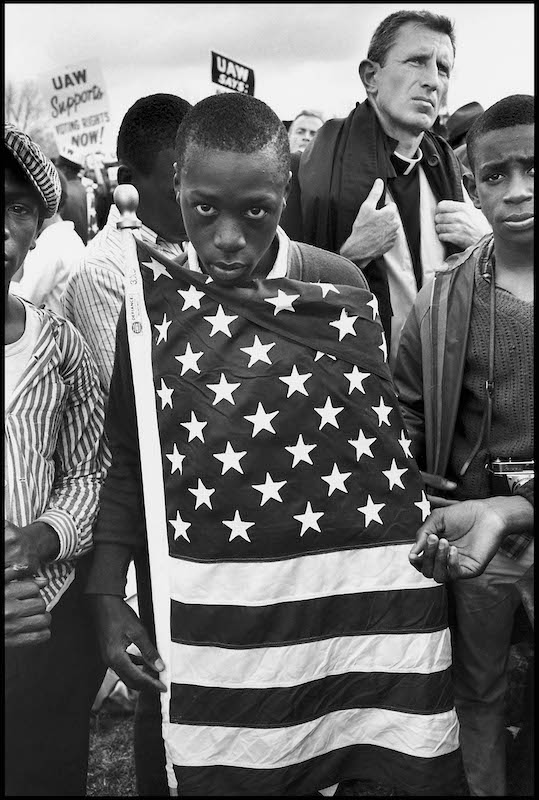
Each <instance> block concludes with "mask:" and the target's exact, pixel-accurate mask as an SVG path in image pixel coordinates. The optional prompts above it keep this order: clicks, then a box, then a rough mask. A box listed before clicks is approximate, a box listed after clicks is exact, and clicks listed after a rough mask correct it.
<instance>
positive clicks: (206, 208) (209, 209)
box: [195, 203, 215, 217]
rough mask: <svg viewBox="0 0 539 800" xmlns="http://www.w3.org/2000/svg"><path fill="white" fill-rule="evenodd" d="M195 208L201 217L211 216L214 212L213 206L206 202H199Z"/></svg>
mask: <svg viewBox="0 0 539 800" xmlns="http://www.w3.org/2000/svg"><path fill="white" fill-rule="evenodd" d="M195 208H196V210H197V211H198V213H199V214H200V215H201V216H202V217H211V216H213V215H214V214H215V208H214V207H213V206H210V205H208V203H199V205H198V206H195Z"/></svg>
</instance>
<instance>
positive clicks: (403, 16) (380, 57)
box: [367, 10, 455, 66]
mask: <svg viewBox="0 0 539 800" xmlns="http://www.w3.org/2000/svg"><path fill="white" fill-rule="evenodd" d="M407 22H415V23H416V24H418V25H424V26H425V27H426V28H429V29H430V30H431V31H436V33H445V34H446V35H447V36H449V38H450V39H451V44H452V45H453V55H454V54H455V28H454V25H453V22H452V21H451V20H450V19H449V17H444V16H443V15H442V14H433V13H432V12H431V11H411V10H409V11H395V13H394V14H390V15H389V16H388V17H386V18H385V19H383V20H382V22H381V23H380V24H379V25H378V27H377V28H376V30H375V31H374V33H373V35H372V39H371V41H370V44H369V50H368V52H367V58H368V59H370V60H371V61H376V63H377V64H380V66H384V63H385V60H386V57H387V54H388V52H389V50H390V49H391V48H392V47H393V45H394V44H395V40H396V38H397V34H398V32H399V30H400V29H401V28H402V26H403V25H406V23H407Z"/></svg>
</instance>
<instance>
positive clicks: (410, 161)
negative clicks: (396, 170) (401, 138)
mask: <svg viewBox="0 0 539 800" xmlns="http://www.w3.org/2000/svg"><path fill="white" fill-rule="evenodd" d="M417 152H418V155H417V156H415V157H414V158H408V156H402V155H401V154H400V153H397V151H396V150H394V151H393V155H394V156H396V157H397V158H400V160H401V161H404V162H405V163H406V164H408V166H407V167H406V169H405V170H404V172H403V173H402V174H403V175H409V174H410V172H411V171H412V170H413V168H414V167H415V165H416V164H419V162H420V161H421V159H422V158H423V151H422V150H421V148H420V147H418V149H417Z"/></svg>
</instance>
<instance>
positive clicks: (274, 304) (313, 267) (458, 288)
mask: <svg viewBox="0 0 539 800" xmlns="http://www.w3.org/2000/svg"><path fill="white" fill-rule="evenodd" d="M454 60H455V33H454V29H453V25H452V23H451V21H450V20H449V19H448V18H446V17H444V16H441V15H438V14H433V13H431V12H427V11H421V12H419V11H414V10H404V11H398V12H396V13H393V14H391V15H390V16H388V17H387V18H386V19H384V20H383V21H382V22H381V23H380V24H379V26H378V27H377V29H376V30H375V31H374V33H373V36H372V39H371V41H370V45H369V48H368V52H367V54H366V56H365V58H364V59H363V60H362V61H361V63H360V65H359V75H360V78H361V82H362V84H363V87H364V90H365V93H366V99H365V100H364V101H363V102H362V103H357V104H356V105H355V107H354V108H353V110H352V111H351V112H350V114H349V115H348V117H346V118H344V119H328V120H325V119H324V116H323V115H322V114H321V113H320V112H318V111H314V110H312V109H311V110H308V109H303V110H301V111H300V112H299V113H298V115H297V116H296V118H295V119H294V120H292V121H291V122H290V124H289V125H288V128H287V126H285V124H283V121H282V120H281V119H279V117H278V116H277V114H276V113H275V111H274V110H272V109H271V108H270V107H269V106H268V105H267V104H266V103H264V102H263V101H262V100H259V99H257V98H254V97H251V96H249V95H244V94H241V93H235V92H233V93H223V94H216V95H214V96H210V97H207V98H204V99H202V100H200V101H199V102H197V103H196V104H195V105H191V104H190V103H188V102H187V101H186V100H185V99H183V98H181V97H178V96H176V95H172V94H164V93H161V94H153V95H150V96H148V97H142V98H140V99H139V100H137V101H136V102H135V103H134V104H133V106H131V108H130V109H129V110H128V111H127V113H126V114H125V116H124V118H123V120H122V123H121V126H120V129H119V134H118V140H117V158H118V173H117V183H118V189H117V191H116V193H115V195H114V201H113V200H112V197H111V188H112V187H111V186H110V185H106V184H105V182H103V181H102V180H100V181H99V184H100V187H101V188H100V192H98V195H99V194H100V196H101V200H102V205H101V207H100V213H99V214H96V208H95V205H94V206H92V202H93V201H91V202H90V203H89V201H88V198H89V190H90V189H91V192H94V190H95V188H96V185H97V184H96V183H95V181H94V180H92V179H89V178H88V177H84V176H82V171H83V168H84V163H85V162H84V161H83V159H82V157H81V156H80V154H79V153H77V152H76V151H70V152H67V151H66V152H64V153H62V155H61V156H60V157H59V158H58V159H57V164H56V165H55V164H53V163H52V161H51V160H50V159H49V158H47V156H46V155H45V154H44V153H43V152H42V150H41V149H40V148H39V147H38V145H37V144H36V143H35V142H33V141H32V139H31V138H30V137H29V136H28V135H27V134H26V133H25V132H24V131H21V130H19V129H17V128H16V127H14V126H13V125H10V124H7V123H6V124H5V136H4V155H5V164H6V166H5V310H6V313H5V445H6V447H5V482H4V485H5V490H4V491H5V521H4V542H5V544H4V548H5V715H6V717H5V720H6V722H5V793H6V795H8V796H19V795H24V796H32V795H34V796H49V795H51V796H68V795H70V796H84V795H85V793H86V775H87V763H88V741H89V718H90V709H91V707H92V703H93V701H94V699H95V696H96V693H97V691H98V689H99V687H100V685H101V683H102V681H103V677H104V675H105V671H106V669H107V668H112V669H113V670H114V671H115V672H116V674H117V675H118V676H119V677H120V678H121V680H122V681H123V682H124V683H125V685H126V686H128V687H130V688H132V689H136V690H137V705H136V711H135V725H134V731H135V735H134V755H135V767H136V781H137V791H138V793H139V794H140V795H143V796H154V797H155V796H168V795H170V794H172V795H174V794H188V795H218V796H219V795H237V796H241V795H251V796H259V795H277V796H279V795H280V796H283V795H313V794H322V795H326V796H332V795H334V794H336V795H339V794H350V793H353V787H354V785H356V783H357V784H358V785H361V786H363V787H368V786H369V785H373V784H382V785H384V786H387V787H390V788H392V789H393V790H395V791H398V792H399V793H401V794H407V795H421V796H447V795H483V796H485V795H490V796H505V795H506V794H507V780H506V772H507V770H506V727H505V726H506V721H505V697H506V691H507V674H508V670H507V668H508V658H509V650H510V646H511V641H512V632H513V625H514V621H515V617H516V615H517V613H518V612H519V610H522V609H524V610H525V613H526V615H527V619H528V621H529V626H530V629H531V630H533V622H534V599H533V598H534V593H533V565H534V538H533V503H534V448H533V418H534V415H533V287H534V280H533V272H534V251H533V243H534V98H533V97H532V96H529V95H524V94H522V95H511V96H509V97H504V98H500V99H499V100H498V101H497V102H495V103H494V104H493V105H492V106H490V107H489V108H487V109H486V110H485V109H483V108H482V107H481V106H480V104H479V103H475V102H474V103H470V104H467V105H466V106H464V107H463V108H462V109H458V110H457V111H456V112H455V113H454V114H453V115H452V116H450V117H449V120H448V121H447V123H446V125H445V126H444V127H443V135H441V134H440V133H435V132H434V130H436V129H438V130H439V129H440V128H439V123H440V121H439V115H440V109H441V106H442V103H443V102H444V101H445V98H446V97H447V92H448V87H449V84H450V81H451V74H452V71H453V66H454ZM81 177H83V180H82V181H81ZM94 178H95V173H94ZM84 181H86V184H85V183H84ZM90 184H91V187H90V186H89V185H90ZM92 196H93V197H94V198H95V197H96V195H95V193H94V194H93V195H92ZM134 212H135V213H134ZM285 392H286V394H285ZM132 563H134V565H135V569H136V576H137V591H138V612H139V613H138V614H136V613H135V611H134V610H133V608H132V607H131V605H129V604H128V603H127V602H126V601H125V587H126V580H127V574H128V569H129V567H130V565H131V564H132ZM531 681H532V671H531V670H530V685H529V689H530V691H532V689H533V684H532V683H531ZM522 734H523V735H526V736H528V737H533V719H532V717H531V715H530V717H529V729H526V730H523V732H522ZM530 752H532V748H530ZM526 769H528V770H529V786H530V794H532V793H533V788H532V782H533V781H532V770H533V764H532V763H530V764H529V765H527V767H526ZM363 793H364V794H366V793H367V791H363Z"/></svg>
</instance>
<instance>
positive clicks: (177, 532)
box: [169, 511, 191, 542]
mask: <svg viewBox="0 0 539 800" xmlns="http://www.w3.org/2000/svg"><path fill="white" fill-rule="evenodd" d="M169 522H170V524H171V525H172V527H173V528H174V541H176V539H177V538H178V537H179V536H182V537H183V538H184V539H186V541H188V542H190V541H191V539H190V538H189V537H188V535H187V528H190V527H191V523H190V522H184V521H183V519H182V518H181V514H180V512H179V511H176V519H169Z"/></svg>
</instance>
